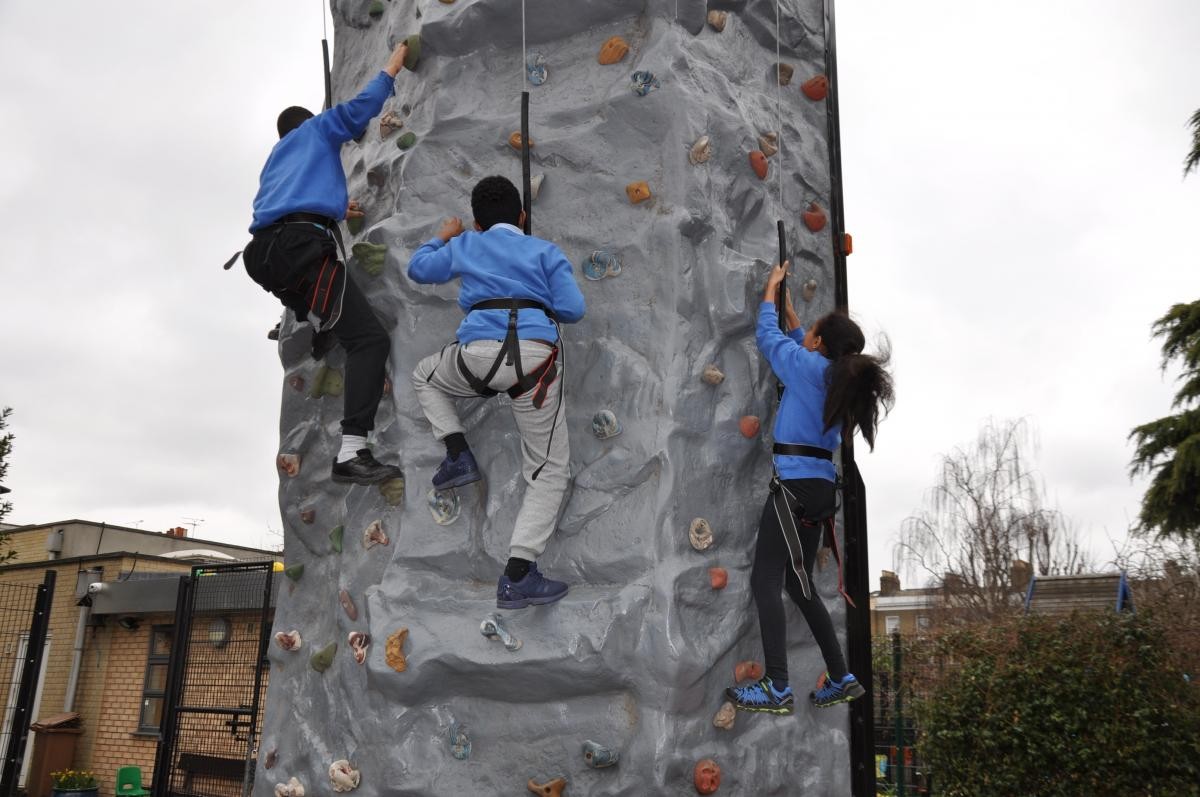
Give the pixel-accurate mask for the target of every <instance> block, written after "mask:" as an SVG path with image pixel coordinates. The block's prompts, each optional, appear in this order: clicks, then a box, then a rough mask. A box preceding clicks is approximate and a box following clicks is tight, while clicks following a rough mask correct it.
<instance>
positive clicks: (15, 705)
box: [0, 570, 55, 797]
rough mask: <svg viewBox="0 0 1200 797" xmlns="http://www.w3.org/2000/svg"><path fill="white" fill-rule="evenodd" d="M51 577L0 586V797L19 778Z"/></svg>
mask: <svg viewBox="0 0 1200 797" xmlns="http://www.w3.org/2000/svg"><path fill="white" fill-rule="evenodd" d="M54 580H55V572H54V571H53V570H47V571H46V574H45V578H44V579H43V581H42V583H41V584H35V585H29V584H0V684H2V685H0V689H3V690H4V695H5V697H4V704H3V705H4V714H3V722H2V725H0V750H2V751H3V752H4V767H3V771H2V772H0V797H12V795H14V794H16V792H17V784H18V782H19V781H20V779H21V771H22V765H23V763H24V761H25V758H26V756H25V748H26V742H27V740H28V737H29V723H30V722H32V721H33V713H34V704H35V702H36V699H37V694H38V689H37V686H38V679H39V678H40V676H41V669H42V663H43V661H44V653H45V647H46V634H47V632H48V631H49V626H50V603H51V601H52V600H53V599H54Z"/></svg>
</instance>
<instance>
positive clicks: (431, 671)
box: [255, 0, 850, 797]
mask: <svg viewBox="0 0 1200 797" xmlns="http://www.w3.org/2000/svg"><path fill="white" fill-rule="evenodd" d="M714 10H715V11H724V12H725V13H724V14H722V13H715V14H714V13H710V12H712V11H714ZM332 11H333V17H334V21H335V27H336V40H335V45H336V46H335V50H336V57H335V62H334V68H333V78H334V81H333V85H334V99H335V101H340V100H344V99H347V98H349V97H350V96H353V95H354V94H355V93H357V91H358V90H359V88H360V87H361V86H362V85H363V84H364V83H365V82H366V81H367V80H368V79H369V78H370V77H371V76H372V75H374V74H375V73H376V72H377V71H378V69H379V67H380V66H381V65H382V63H383V62H384V60H385V58H386V55H387V53H388V51H389V44H390V43H391V42H394V41H398V40H399V39H400V38H402V37H404V36H409V35H413V34H417V35H419V36H420V41H421V49H422V52H421V57H420V61H419V64H418V65H417V67H416V69H415V70H414V71H412V72H402V73H401V74H400V75H399V77H398V78H397V80H396V96H395V97H394V98H393V99H392V100H391V101H389V103H388V105H387V107H386V108H385V112H390V114H391V115H390V116H388V117H387V122H388V124H385V125H381V124H380V123H379V121H378V120H377V121H375V122H372V124H371V127H370V129H369V130H368V132H367V134H366V135H365V136H364V137H363V138H362V140H361V141H359V142H356V143H351V144H347V145H346V147H345V149H344V151H343V161H344V163H345V166H346V172H347V174H348V175H349V181H350V193H351V196H352V197H354V198H356V199H358V200H359V201H360V202H361V203H362V205H363V206H364V208H365V210H366V214H367V215H366V219H365V223H364V224H362V225H361V226H360V225H355V226H354V228H353V229H351V230H348V231H347V245H353V249H354V253H355V254H354V256H352V257H351V264H350V271H351V273H352V276H353V278H354V279H355V280H356V282H357V283H358V284H359V285H361V286H362V287H363V288H364V290H365V292H366V294H367V296H368V297H369V298H370V300H371V303H372V304H373V305H374V307H375V308H376V311H377V313H378V315H379V316H380V318H381V320H382V321H383V322H384V325H385V326H386V327H387V328H388V329H391V330H394V337H393V349H392V355H391V363H390V370H391V375H392V382H391V385H390V392H389V394H388V395H387V396H385V398H384V403H383V405H382V407H381V409H380V413H379V418H378V426H377V428H376V431H375V434H374V437H373V445H374V448H375V451H376V453H377V454H378V455H379V456H380V457H381V458H382V459H384V460H385V461H389V462H396V461H397V460H398V461H399V462H400V464H401V465H402V466H403V468H404V471H405V473H406V476H407V484H404V483H403V482H392V483H389V484H386V485H384V486H383V487H381V488H376V487H347V486H342V485H335V484H332V483H331V482H330V481H329V479H328V472H329V464H330V462H331V460H332V457H333V455H334V453H335V450H336V445H337V441H338V432H339V428H338V422H339V420H340V417H341V406H342V402H341V395H340V394H341V387H342V386H341V370H342V368H343V366H344V357H343V355H342V353H341V351H340V350H336V351H334V352H333V353H331V354H330V355H329V356H328V357H327V360H326V364H325V365H319V364H317V363H314V362H313V361H312V360H311V359H310V358H309V357H308V342H309V334H310V332H309V329H308V328H307V327H295V326H291V322H290V320H289V319H285V321H284V325H283V329H282V337H281V340H280V356H281V359H282V362H283V366H284V376H283V380H282V381H283V389H282V394H283V395H282V415H281V425H280V438H281V439H280V463H279V464H280V469H281V477H280V492H279V498H280V507H281V510H282V514H283V519H284V523H285V527H286V556H287V561H288V565H289V571H288V575H289V578H290V583H289V584H288V587H289V588H285V589H283V590H281V594H280V600H279V607H278V609H277V612H276V617H275V631H276V632H280V633H281V634H283V633H284V632H291V631H295V632H296V634H295V635H289V636H286V637H281V638H280V639H277V640H276V641H274V642H272V644H271V649H270V659H271V668H272V673H271V685H270V693H269V696H268V708H267V720H266V726H265V728H264V730H263V736H262V739H261V746H260V751H259V755H258V765H257V766H258V769H257V773H256V780H255V783H256V786H255V789H256V792H257V794H258V795H259V797H267V795H269V794H271V792H272V790H273V789H275V788H276V785H277V784H283V785H282V786H280V788H279V791H280V793H282V794H289V793H290V794H296V793H297V789H296V784H298V785H299V786H300V788H303V789H304V790H305V791H307V792H308V793H309V794H310V795H311V794H325V793H328V792H329V791H330V789H331V788H335V787H337V788H348V787H350V786H352V785H353V784H354V783H355V782H357V784H358V785H357V787H356V789H357V791H358V792H359V793H364V794H368V795H382V794H388V795H429V796H430V797H432V795H440V796H443V797H444V796H445V795H454V794H463V795H510V794H519V793H525V790H526V783H527V781H529V780H530V779H533V780H534V781H536V782H537V783H543V784H544V783H546V782H548V781H552V780H553V779H555V778H559V777H563V778H565V779H566V781H567V786H566V790H565V792H564V793H565V794H568V795H639V797H641V796H643V795H660V794H661V795H671V794H691V793H695V792H696V787H695V786H694V785H693V776H694V769H695V767H696V765H697V762H700V761H701V760H703V759H712V760H713V761H715V762H716V764H717V765H718V766H719V767H720V771H721V779H722V782H721V785H720V790H719V793H722V794H738V795H750V794H753V795H798V794H830V795H832V794H848V793H849V791H850V787H849V782H850V774H849V773H850V765H849V753H848V720H847V714H846V708H845V707H838V708H835V709H831V710H824V711H818V710H815V709H813V708H812V707H811V706H810V705H809V704H808V703H807V700H805V699H804V695H805V694H806V693H807V690H808V688H809V685H810V684H811V683H812V682H813V681H814V680H815V679H816V677H817V676H818V674H819V673H820V672H821V671H822V669H823V666H822V664H821V660H820V655H819V652H818V651H817V649H816V646H815V645H814V644H813V643H812V639H811V636H810V635H809V634H808V631H807V628H806V627H805V626H804V623H803V620H802V619H801V618H800V617H799V613H798V612H796V611H795V610H794V608H793V609H790V610H789V627H788V632H789V639H790V640H791V651H790V664H791V670H792V678H793V683H794V684H795V685H796V688H797V691H798V692H799V694H800V697H801V699H800V700H799V701H798V704H797V711H796V714H795V715H794V716H792V717H783V718H778V717H771V716H765V715H747V714H739V715H738V716H737V717H736V721H735V723H734V724H733V726H732V727H731V728H723V727H719V726H718V725H717V724H714V717H715V716H716V715H717V714H718V710H719V709H720V708H721V706H722V703H723V702H724V701H725V698H724V696H723V694H722V691H723V689H724V688H725V687H726V686H729V685H730V684H732V683H733V679H734V673H735V666H736V665H737V664H738V663H739V662H744V661H747V660H757V661H761V655H762V653H761V646H760V643H759V633H758V625H757V617H756V614H755V612H754V606H753V603H752V600H751V596H750V589H749V583H748V580H749V572H750V560H751V555H752V553H753V547H754V539H755V531H756V526H757V521H758V518H759V514H760V512H761V508H762V505H763V502H764V499H765V497H766V494H767V493H766V484H767V481H768V478H769V474H770V457H769V450H770V443H771V440H770V434H769V433H770V429H771V422H772V420H773V413H774V409H775V384H774V380H773V378H772V376H771V373H770V370H769V367H768V366H767V365H766V364H765V363H764V361H763V360H762V358H761V357H760V356H759V355H758V353H757V351H756V348H755V344H754V325H755V316H756V310H757V307H758V296H759V295H760V292H761V286H762V283H763V280H764V278H765V274H766V272H767V268H768V266H769V264H770V262H772V261H773V260H774V258H775V256H776V252H777V239H776V228H775V224H776V220H777V219H780V218H782V219H783V220H784V221H785V222H786V225H787V233H788V245H789V250H790V251H792V252H793V253H794V254H793V256H792V260H793V264H794V268H793V273H794V274H795V275H796V277H795V278H794V279H793V280H792V284H793V285H794V292H795V293H796V294H797V295H796V304H797V309H798V311H799V312H800V314H801V316H802V317H803V318H804V320H805V321H806V322H808V321H811V320H813V319H815V318H817V317H819V316H820V315H821V314H823V313H825V312H828V311H829V310H830V309H832V306H833V250H832V238H831V231H830V226H829V225H826V224H825V222H824V211H823V210H822V209H824V210H825V211H827V209H828V208H829V206H830V201H831V196H830V192H831V187H830V169H829V156H828V140H827V134H826V123H827V118H826V113H827V107H826V101H825V99H824V92H825V86H824V84H823V79H819V78H818V77H817V76H819V75H821V73H822V72H824V69H825V67H824V47H825V42H824V38H823V37H824V28H825V26H824V17H823V8H822V2H821V1H820V0H781V4H780V12H781V21H780V25H779V30H780V33H781V36H780V38H781V42H780V48H781V52H782V61H783V63H784V64H785V67H784V69H783V74H784V77H785V79H786V82H787V85H785V86H782V87H781V88H778V87H777V81H776V74H777V73H776V68H775V64H776V63H777V57H776V29H777V28H776V5H775V4H774V2H767V1H766V0H760V1H758V2H725V3H721V4H719V5H718V4H714V8H713V9H710V8H708V7H707V6H706V5H705V4H704V3H703V2H696V0H678V2H676V0H571V2H569V3H566V2H564V0H526V16H525V19H526V28H525V40H526V50H525V51H524V52H523V51H522V14H521V3H520V2H519V0H457V1H456V2H444V1H443V2H439V1H437V0H390V2H381V1H379V0H377V1H376V2H371V0H334V3H333V8H332ZM613 37H620V41H616V40H613ZM626 50H627V51H626ZM602 61H611V63H602ZM527 67H528V68H527ZM635 73H637V74H636V77H635ZM646 73H650V74H646ZM523 89H524V90H528V91H529V92H530V93H531V138H532V140H533V148H532V160H533V169H532V171H533V174H534V177H535V181H537V182H539V184H540V186H539V192H538V195H537V198H536V201H535V202H534V204H533V227H534V232H535V234H537V235H540V236H543V237H546V238H549V239H551V240H553V241H555V242H556V243H558V244H559V246H561V247H562V249H563V250H564V251H565V252H566V253H567V255H568V257H570V258H571V260H572V262H573V263H574V264H575V265H576V275H577V278H578V280H579V283H580V285H581V288H582V290H583V293H584V296H585V298H586V300H587V315H586V317H585V318H584V319H583V321H582V322H580V323H578V324H575V325H572V326H569V327H566V328H565V330H564V337H565V341H566V348H565V360H566V376H565V379H566V385H567V398H566V401H567V410H566V412H567V421H568V424H567V426H568V428H569V430H570V440H571V466H572V473H573V484H572V487H571V489H570V492H569V493H568V496H567V498H566V500H565V501H564V505H563V509H562V515H561V519H560V523H559V527H558V532H557V534H556V535H555V537H554V538H552V540H551V542H550V545H549V548H548V550H547V551H546V554H545V556H544V557H543V559H542V560H541V561H540V564H541V566H542V569H543V571H544V572H547V573H548V574H550V575H551V576H552V577H555V578H560V579H563V580H565V581H567V582H568V583H569V584H570V585H571V592H570V594H569V595H568V596H567V598H566V599H565V600H563V601H562V602H560V603H558V604H556V605H553V606H549V607H539V608H531V609H525V610H522V611H517V612H500V611H497V609H496V607H495V584H496V579H497V576H498V575H499V573H500V572H501V570H502V568H503V563H504V561H505V560H506V558H507V555H508V550H507V549H508V540H509V534H510V531H511V529H512V524H513V520H514V517H515V514H516V511H517V507H518V502H519V500H520V496H521V494H522V490H523V483H522V480H521V477H520V458H519V457H520V454H519V445H520V444H519V440H518V437H517V435H516V431H515V428H514V424H513V422H512V419H511V416H510V413H509V409H508V406H507V404H506V401H507V400H506V399H505V398H504V397H503V396H502V397H500V398H497V399H492V400H490V401H482V400H470V401H466V402H464V403H463V417H464V420H465V422H466V423H467V426H468V439H469V441H470V442H471V445H472V447H473V449H474V451H475V453H476V456H477V457H478V458H479V460H480V463H481V466H482V468H483V469H484V471H485V473H486V476H487V479H486V481H485V482H484V483H482V484H479V485H472V486H471V487H468V488H464V489H460V490H459V491H457V493H456V494H453V495H438V496H430V495H429V480H430V477H431V475H432V473H433V470H434V468H435V467H436V465H437V463H438V462H439V460H440V459H441V457H442V456H443V453H444V452H443V449H442V447H441V446H440V445H439V444H438V443H436V442H435V441H434V440H433V438H432V435H431V433H430V428H429V424H428V423H427V422H426V421H425V419H424V417H423V416H422V414H421V411H420V409H419V406H418V404H417V401H416V398H415V396H414V394H413V391H412V388H411V386H410V383H409V374H410V373H411V372H412V370H413V367H414V366H415V365H416V363H417V361H418V360H419V359H420V358H422V357H424V356H425V355H427V354H429V353H431V352H434V351H436V350H438V349H439V348H440V347H441V346H442V345H444V344H445V343H446V342H447V341H448V340H450V339H451V338H452V336H453V334H454V330H455V328H456V327H457V325H458V323H459V321H460V320H461V317H462V314H461V311H460V310H459V308H458V307H457V304H456V303H455V297H456V295H457V285H455V284H450V285H445V286H440V287H430V286H423V285H417V284H414V283H412V282H411V281H409V280H408V278H407V277H406V276H405V268H406V266H407V263H408V258H409V256H410V255H411V253H412V252H413V251H414V250H415V249H416V248H417V247H418V246H419V245H420V244H421V243H422V242H424V241H426V240H428V239H429V238H430V237H431V236H432V235H433V233H434V232H435V231H436V229H437V224H438V222H439V221H440V220H441V219H442V218H443V217H445V216H448V215H452V214H456V215H462V216H464V217H466V218H469V217H470V206H469V196H470V190H471V188H472V186H473V185H474V184H475V182H476V181H477V180H479V179H480V178H482V177H484V176H487V175H490V174H497V173H499V174H503V175H507V176H508V177H510V178H511V179H513V181H514V182H516V183H518V184H519V181H520V175H521V167H520V153H519V151H518V150H516V149H514V148H513V147H512V146H511V145H510V135H511V134H512V133H513V132H515V131H518V130H519V128H520V92H521V91H522V90H523ZM283 99H285V98H281V102H282V101H283ZM777 102H778V104H779V105H778V107H779V113H777ZM772 134H774V136H775V137H774V141H772V139H771V135H772ZM702 139H707V141H704V140H702ZM776 147H778V150H779V151H778V152H775V151H774V150H775V148H776ZM755 151H758V152H760V153H763V154H762V155H755V154H754V152H755ZM781 172H782V174H780V173H781ZM764 175H765V179H764ZM780 176H782V180H780V179H779V177H780ZM636 183H643V184H644V185H641V186H635V185H633V184H636ZM780 188H782V195H783V204H782V205H781V204H780ZM635 200H636V201H635ZM810 203H814V204H813V205H810ZM806 212H807V215H806ZM810 227H811V228H813V229H810ZM593 253H596V254H593ZM604 411H607V412H608V413H611V415H603V414H601V413H603V412H604ZM598 415H599V417H597V416H598ZM745 416H757V417H758V418H761V420H762V424H761V427H762V428H761V431H759V429H758V426H757V424H755V423H754V422H753V421H752V420H750V419H747V418H746V417H745ZM614 419H615V421H616V426H615V427H614V426H613V425H612V421H613V420H614ZM614 431H618V433H617V434H615V435H614V434H612V433H613V432H614ZM431 500H432V501H433V502H434V503H436V504H437V506H436V507H435V508H434V509H436V511H434V510H432V509H431ZM698 518H699V519H703V520H704V521H706V522H707V527H705V524H696V523H694V521H695V520H696V519H698ZM438 521H441V522H438ZM693 526H695V528H694V529H693ZM689 530H692V531H694V532H695V533H694V534H689ZM706 531H711V540H706V539H704V533H705V532H706ZM839 533H840V532H839ZM693 538H694V541H693ZM706 543H707V545H706ZM300 566H302V568H301V567H300ZM716 568H720V569H723V570H724V573H721V572H720V571H714V569H716ZM723 576H724V577H727V582H728V583H727V585H724V586H723V587H722V586H720V584H721V579H722V577H723ZM816 581H817V586H818V589H819V591H820V593H821V594H822V595H823V596H825V599H826V602H827V605H828V606H829V608H830V610H831V612H832V614H833V617H834V622H835V624H836V625H837V626H838V627H839V628H841V627H843V625H844V616H845V615H844V609H843V606H842V604H841V603H840V602H839V601H838V600H836V599H835V596H836V590H835V583H836V573H835V570H834V568H833V567H828V568H826V569H824V570H822V571H820V572H819V573H818V576H817V579H816ZM489 615H496V616H497V617H498V618H499V624H500V626H501V627H502V628H503V629H504V630H505V631H506V632H507V634H508V635H510V636H511V637H512V638H513V639H512V644H511V645H506V644H504V640H503V638H495V637H494V638H489V637H486V636H484V635H482V634H481V633H480V627H481V623H483V622H484V621H485V620H486V619H487V618H488V617H489ZM402 629H406V632H402ZM364 635H366V636H364ZM501 636H503V635H501ZM518 642H519V643H520V647H519V648H518V649H515V650H510V649H509V647H516V645H517V643H518ZM288 648H291V649H288ZM356 653H357V654H358V655H356ZM359 659H361V661H359ZM589 740H590V741H593V742H595V743H597V745H598V746H599V747H602V748H607V750H608V751H611V752H612V753H615V754H618V755H619V763H617V764H616V766H612V767H607V768H592V767H591V766H589V761H588V760H586V757H585V750H584V748H585V742H587V741H589ZM468 741H469V744H468ZM605 754H606V752H605V751H604V750H593V751H592V756H591V758H592V761H591V763H600V762H602V760H603V758H604V756H605ZM334 762H342V763H341V764H339V765H338V766H337V767H335V768H334V776H335V777H334V779H333V783H331V775H330V767H331V764H334ZM293 778H294V779H295V780H292V779H293ZM288 784H292V785H288ZM546 793H553V790H551V791H548V792H546Z"/></svg>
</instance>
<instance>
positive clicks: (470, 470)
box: [433, 449, 483, 490]
mask: <svg viewBox="0 0 1200 797" xmlns="http://www.w3.org/2000/svg"><path fill="white" fill-rule="evenodd" d="M482 478H483V475H482V474H481V473H480V472H479V466H478V465H476V464H475V455H474V454H472V453H471V451H470V449H467V450H466V451H463V452H461V453H460V454H459V455H458V456H457V457H451V456H450V455H449V454H447V455H446V458H445V459H443V460H442V464H441V465H438V469H437V473H435V474H433V487H434V489H436V490H449V489H450V488H451V487H462V486H463V485H464V484H471V483H472V482H477V481H479V480H480V479H482Z"/></svg>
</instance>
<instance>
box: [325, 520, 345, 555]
mask: <svg viewBox="0 0 1200 797" xmlns="http://www.w3.org/2000/svg"><path fill="white" fill-rule="evenodd" d="M345 536H346V529H345V527H344V526H336V527H334V529H333V531H331V532H329V544H330V545H332V546H333V550H334V551H336V552H337V553H341V552H342V539H343V538H344V537H345Z"/></svg>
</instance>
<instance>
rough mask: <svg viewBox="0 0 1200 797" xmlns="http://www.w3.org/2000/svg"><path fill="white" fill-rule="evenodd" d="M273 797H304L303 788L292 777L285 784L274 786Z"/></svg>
mask: <svg viewBox="0 0 1200 797" xmlns="http://www.w3.org/2000/svg"><path fill="white" fill-rule="evenodd" d="M275 797H304V786H303V785H301V783H300V781H298V780H296V778H294V777H292V778H289V779H288V782H287V783H276V784H275Z"/></svg>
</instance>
